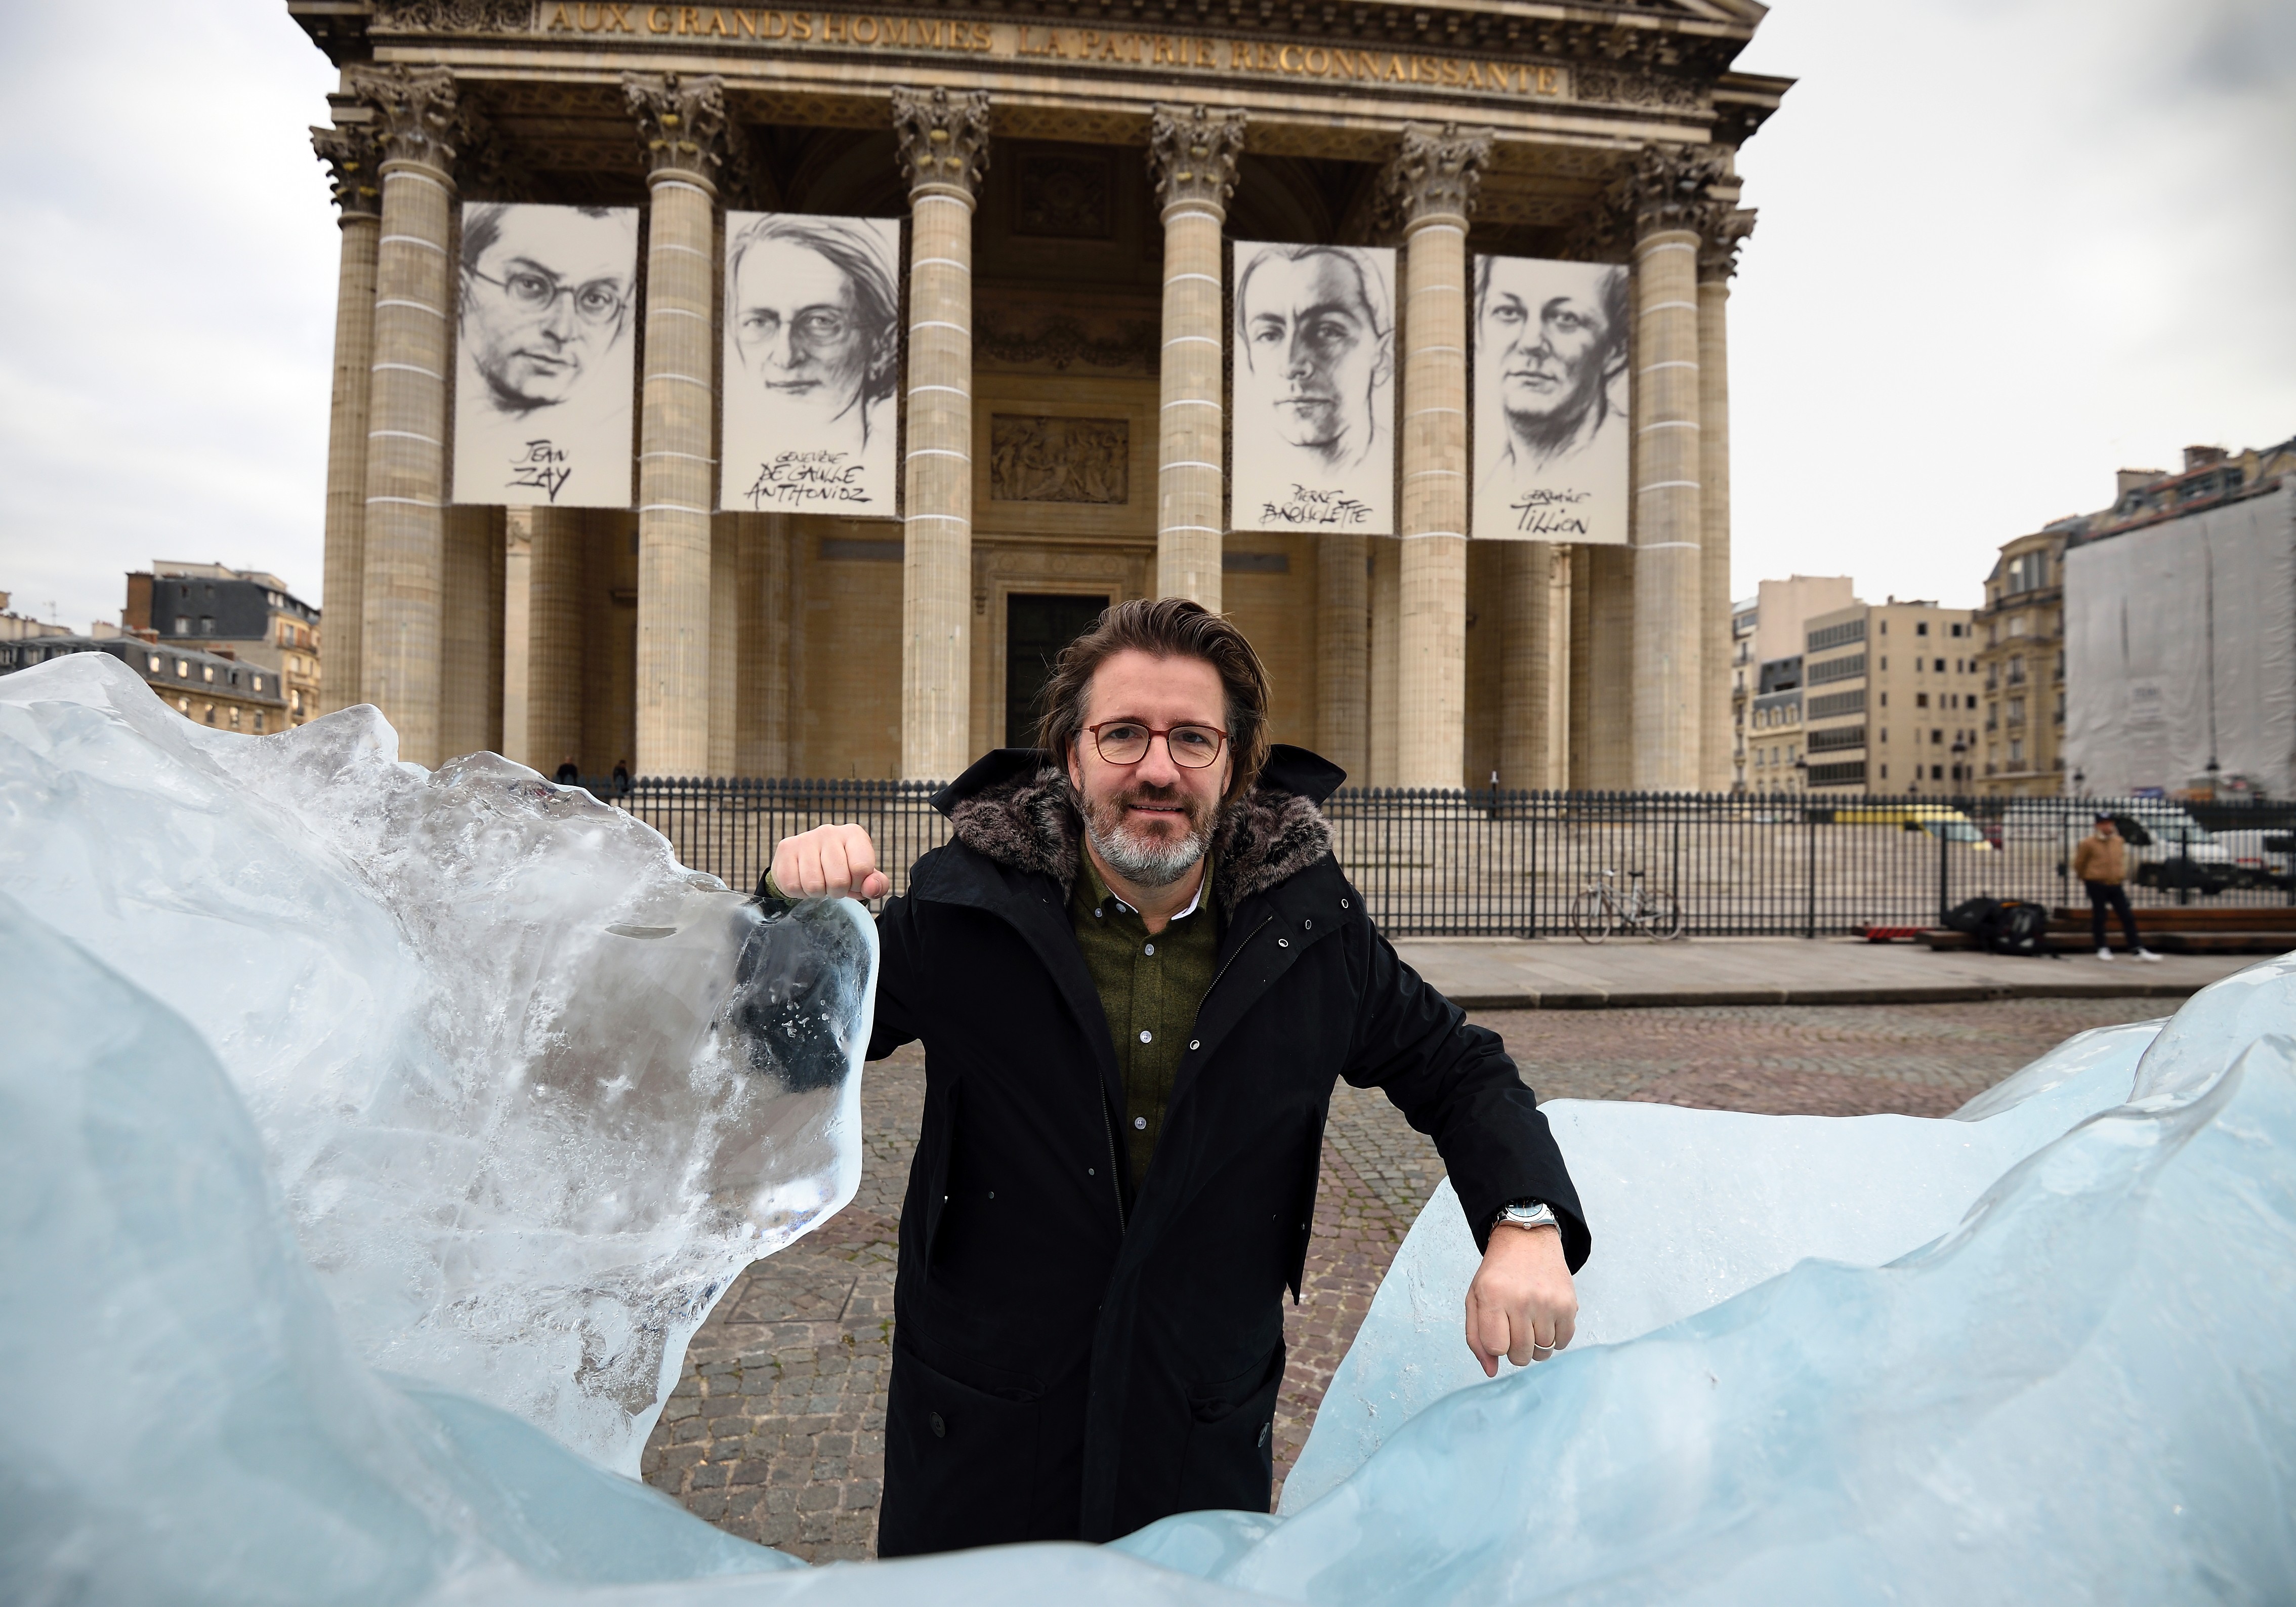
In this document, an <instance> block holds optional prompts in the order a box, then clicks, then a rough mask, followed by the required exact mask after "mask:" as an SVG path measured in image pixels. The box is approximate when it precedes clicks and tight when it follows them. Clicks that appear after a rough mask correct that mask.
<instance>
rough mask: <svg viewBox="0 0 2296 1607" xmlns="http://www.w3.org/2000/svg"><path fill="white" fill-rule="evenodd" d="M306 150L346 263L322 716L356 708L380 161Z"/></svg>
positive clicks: (358, 153)
mask: <svg viewBox="0 0 2296 1607" xmlns="http://www.w3.org/2000/svg"><path fill="white" fill-rule="evenodd" d="M311 137H312V143H313V144H314V146H315V147H316V149H317V151H318V153H319V155H320V157H321V158H322V160H325V161H327V162H328V163H330V165H331V166H332V168H334V180H335V200H336V204H337V205H338V206H339V207H340V209H341V211H342V217H341V219H340V222H341V226H342V256H341V259H340V266H339V267H338V269H337V271H336V276H335V380H334V393H333V396H332V398H331V399H330V402H329V406H328V413H327V499H326V523H325V540H326V546H325V558H324V564H323V568H322V571H321V572H322V575H323V577H324V586H325V588H326V598H327V612H326V624H325V633H326V634H325V636H324V642H323V645H322V649H321V652H320V658H319V676H320V680H319V710H320V712H321V713H332V712H333V711H334V710H335V709H343V708H347V707H348V706H349V705H350V704H353V703H356V702H357V701H358V700H359V697H360V696H361V692H360V674H361V668H360V656H359V644H360V642H361V640H362V632H361V627H362V626H363V625H364V623H365V620H364V619H363V614H364V611H365V602H364V598H365V591H366V432H367V406H368V402H369V400H370V393H371V391H372V390H373V384H374V376H373V365H374V275H375V251H376V244H375V242H376V240H377V239H378V237H379V236H380V235H381V233H382V218H381V216H380V215H379V211H378V209H379V208H380V207H381V204H382V196H381V175H380V174H379V173H377V172H376V171H375V168H376V167H377V166H378V165H379V153H378V152H377V150H376V147H375V143H374V140H373V135H371V134H369V133H367V132H366V131H365V130H350V129H338V128H314V129H313V130H312V131H311Z"/></svg>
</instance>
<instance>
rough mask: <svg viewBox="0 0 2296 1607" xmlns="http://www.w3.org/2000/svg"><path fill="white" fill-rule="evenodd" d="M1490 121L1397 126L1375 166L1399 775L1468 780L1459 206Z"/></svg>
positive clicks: (1465, 203)
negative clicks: (1396, 453) (1395, 146)
mask: <svg viewBox="0 0 2296 1607" xmlns="http://www.w3.org/2000/svg"><path fill="white" fill-rule="evenodd" d="M1491 143H1492V135H1491V133H1490V131H1489V130H1488V129H1471V130H1468V131H1465V132H1462V131H1461V130H1460V128H1459V127H1458V126H1457V125H1456V124H1455V123H1447V124H1445V125H1444V126H1443V127H1440V128H1436V127H1431V126H1429V125H1426V124H1421V123H1407V124H1406V125H1405V126H1404V130H1403V143H1402V146H1401V148H1400V149H1399V150H1398V152H1396V155H1395V157H1394V160H1392V161H1390V163H1389V164H1388V168H1387V171H1386V172H1385V173H1384V174H1383V175H1382V187H1383V188H1384V190H1385V191H1386V193H1387V196H1388V199H1389V204H1390V207H1391V209H1393V211H1394V213H1395V214H1396V216H1397V217H1398V218H1399V220H1400V222H1401V224H1402V225H1403V258H1404V314H1403V429H1402V442H1403V469H1402V474H1403V484H1402V487H1401V490H1402V496H1400V498H1399V499H1398V500H1399V503H1400V504H1401V509H1402V518H1401V521H1400V525H1399V529H1400V534H1401V535H1402V537H1403V550H1402V554H1401V557H1402V566H1401V567H1402V574H1401V593H1402V609H1401V611H1402V619H1401V621H1400V625H1401V632H1400V634H1401V637H1402V641H1401V649H1402V652H1401V663H1400V666H1399V668H1398V680H1399V682H1400V685H1398V689H1397V700H1398V708H1397V716H1398V723H1399V730H1398V756H1397V757H1398V777H1397V779H1398V783H1400V784H1401V785H1403V786H1406V787H1446V788H1450V787H1458V786H1460V785H1463V784H1464V780H1465V776H1464V766H1465V763H1466V722H1467V534H1466V532H1467V215H1468V214H1469V213H1470V212H1472V210H1473V209H1474V205H1475V192H1476V190H1477V188H1478V187H1479V186H1480V184H1481V182H1482V170H1483V168H1484V166H1485V164H1487V163H1488V161H1489V160H1490V156H1491Z"/></svg>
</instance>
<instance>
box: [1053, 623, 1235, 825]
mask: <svg viewBox="0 0 2296 1607" xmlns="http://www.w3.org/2000/svg"><path fill="white" fill-rule="evenodd" d="M1127 651H1132V652H1144V653H1147V654H1149V655H1151V656H1152V657H1154V658H1159V659H1201V660H1203V661H1204V662H1205V663H1207V664H1209V665H1210V666H1211V667H1212V668H1214V669H1216V670H1218V672H1219V678H1220V685H1221V687H1222V689H1223V690H1224V691H1225V692H1226V701H1227V745H1228V758H1229V762H1230V763H1231V765H1232V766H1233V767H1234V771H1233V774H1232V775H1230V777H1229V781H1228V790H1227V796H1228V797H1231V798H1233V797H1234V796H1235V795H1236V794H1237V793H1239V792H1242V791H1246V790H1247V789H1249V788H1250V787H1251V783H1253V782H1254V781H1255V780H1257V779H1258V778H1259V767H1260V766H1261V765H1263V764H1265V763H1266V762H1267V670H1266V669H1265V668H1262V667H1261V665H1260V662H1259V654H1258V653H1256V652H1252V651H1251V643H1249V642H1247V641H1245V640H1244V636H1243V633H1242V631H1240V630H1238V629H1236V627H1234V625H1233V624H1231V623H1230V622H1229V621H1228V619H1226V617H1225V616H1224V615H1220V614H1216V613H1213V612H1212V611H1210V610H1209V609H1207V608H1205V607H1204V605H1203V604H1201V603H1192V602H1190V601H1189V600H1188V599H1187V598H1185V597H1159V598H1157V599H1156V600H1155V601H1154V602H1150V601H1149V600H1148V599H1147V598H1145V597H1135V598H1133V599H1132V600H1131V601H1129V602H1127V603H1118V604H1116V606H1114V607H1113V608H1111V609H1109V610H1108V611H1105V612H1103V614H1102V615H1101V616H1100V618H1099V619H1096V620H1095V621H1094V622H1093V627H1092V628H1091V629H1090V630H1088V631H1087V632H1085V633H1084V635H1080V636H1078V638H1077V639H1076V640H1075V641H1073V642H1071V643H1070V644H1068V645H1067V646H1066V647H1063V648H1062V649H1061V656H1060V657H1059V658H1058V659H1057V660H1054V664H1053V675H1052V678H1051V679H1050V680H1048V681H1046V683H1045V712H1044V714H1043V715H1042V716H1041V717H1039V718H1038V720H1037V746H1039V747H1041V748H1043V749H1044V750H1046V751H1047V752H1048V753H1050V754H1051V755H1052V756H1053V761H1054V763H1055V764H1060V765H1063V766H1064V765H1065V764H1066V763H1067V760H1068V756H1069V751H1070V748H1071V747H1072V746H1073V745H1074V744H1075V742H1076V740H1077V738H1078V737H1079V736H1081V735H1082V734H1084V718H1085V702H1086V700H1087V698H1089V697H1090V696H1091V693H1092V677H1093V675H1094V673H1095V671H1096V670H1098V669H1099V668H1100V667H1101V665H1102V664H1103V663H1105V662H1106V661H1107V660H1110V659H1111V658H1113V657H1115V656H1116V655H1117V654H1118V653H1120V652H1127Z"/></svg>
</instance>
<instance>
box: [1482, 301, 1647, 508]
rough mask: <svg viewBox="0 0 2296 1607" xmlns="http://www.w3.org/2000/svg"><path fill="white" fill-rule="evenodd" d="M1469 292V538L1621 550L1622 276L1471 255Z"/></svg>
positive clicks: (1625, 417)
mask: <svg viewBox="0 0 2296 1607" xmlns="http://www.w3.org/2000/svg"><path fill="white" fill-rule="evenodd" d="M1474 289H1475V299H1474V306H1473V316H1474V342H1475V349H1474V363H1475V384H1474V389H1475V403H1474V406H1475V414H1474V422H1475V502H1474V512H1473V522H1472V527H1471V529H1472V533H1473V534H1474V535H1475V536H1476V537H1499V538H1502V539H1505V540H1512V541H1583V542H1589V543H1595V544H1599V545H1622V544H1623V543H1624V542H1625V541H1626V539H1627V511H1628V501H1629V496H1630V492H1629V488H1628V483H1627V447H1628V436H1629V434H1630V433H1631V430H1632V423H1631V421H1632V418H1633V414H1632V412H1631V410H1630V408H1629V406H1628V373H1627V358H1628V342H1629V340H1631V338H1632V330H1631V329H1630V327H1629V324H1630V320H1629V318H1628V272H1627V270H1626V269H1625V268H1623V267H1619V266H1612V265H1610V264H1606V263H1599V262H1545V261H1540V260H1538V259H1537V258H1529V257H1478V258H1475V286H1474Z"/></svg>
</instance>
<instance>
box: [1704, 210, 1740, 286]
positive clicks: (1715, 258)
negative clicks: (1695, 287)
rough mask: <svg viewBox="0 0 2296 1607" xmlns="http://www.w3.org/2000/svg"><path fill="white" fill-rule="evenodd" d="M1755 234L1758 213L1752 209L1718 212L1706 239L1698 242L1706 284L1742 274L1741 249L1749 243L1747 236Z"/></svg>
mask: <svg viewBox="0 0 2296 1607" xmlns="http://www.w3.org/2000/svg"><path fill="white" fill-rule="evenodd" d="M1753 232H1754V209H1752V208H1751V207H1723V206H1718V207H1717V208H1716V209H1715V214H1714V216H1713V217H1712V218H1711V219H1710V221H1709V222H1708V225H1707V228H1706V234H1705V236H1704V238H1702V240H1700V241H1699V242H1698V276H1699V278H1700V279H1702V280H1706V281H1713V280H1718V279H1719V280H1726V279H1728V278H1730V277H1732V276H1733V275H1735V274H1736V273H1737V271H1738V248H1739V247H1740V246H1742V245H1743V244H1745V243H1746V236H1747V235H1749V234H1752V233H1753Z"/></svg>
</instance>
